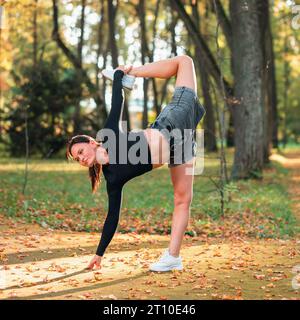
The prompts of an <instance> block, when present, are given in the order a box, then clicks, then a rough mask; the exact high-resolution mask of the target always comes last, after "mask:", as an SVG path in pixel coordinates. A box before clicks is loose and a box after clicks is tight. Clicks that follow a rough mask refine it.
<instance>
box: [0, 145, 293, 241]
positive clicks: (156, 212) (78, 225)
mask: <svg viewBox="0 0 300 320" xmlns="http://www.w3.org/2000/svg"><path fill="white" fill-rule="evenodd" d="M232 160H233V153H232V151H229V152H227V163H228V173H229V174H230V170H231V165H232ZM198 163H201V162H200V161H199V162H198ZM24 168H25V166H24V159H4V158H2V159H1V160H0V174H1V187H0V191H1V193H0V210H1V212H2V214H5V215H7V216H10V217H23V218H25V219H26V220H27V221H29V222H33V221H35V222H38V223H40V224H42V223H46V224H47V225H51V226H52V227H55V228H56V227H57V228H60V227H64V228H67V227H70V226H72V227H73V228H75V229H77V230H86V231H93V230H99V228H100V226H101V223H102V222H103V221H104V218H105V216H106V213H107V209H108V203H107V194H106V182H105V179H104V177H102V180H101V185H100V188H99V191H98V192H97V193H96V195H93V194H92V193H91V186H90V181H89V178H88V170H87V168H83V167H81V166H80V165H78V164H77V163H75V162H72V161H71V162H68V161H66V160H43V161H40V160H31V161H30V164H29V174H28V182H27V186H26V193H25V196H23V195H22V194H21V191H22V187H23V183H24ZM287 172H288V171H287V170H286V169H284V168H282V167H281V166H280V165H277V164H272V166H270V169H269V170H267V171H266V172H265V173H264V179H263V181H259V180H244V181H238V182H231V183H230V184H229V185H227V186H226V189H225V217H226V218H230V219H236V220H237V221H236V222H237V223H238V224H239V223H240V222H239V221H238V220H239V219H240V217H244V214H245V212H246V213H247V214H250V218H251V219H264V217H267V220H268V223H270V224H271V225H272V226H271V227H270V228H269V229H268V228H267V229H268V230H267V231H266V229H265V228H261V229H259V228H260V227H257V229H258V230H259V234H260V236H270V235H271V233H270V230H271V229H272V228H275V229H274V230H275V231H276V232H275V231H274V230H273V231H274V233H276V234H292V232H293V231H292V230H293V225H294V223H295V221H294V219H293V215H292V212H291V205H290V204H291V201H290V199H289V196H288V193H287V191H286V188H285V187H284V186H283V184H282V182H283V181H284V179H286V174H287ZM218 176H219V160H218V156H217V155H216V154H213V153H211V154H206V155H205V169H204V172H203V174H201V175H195V176H194V196H193V202H192V205H191V219H192V220H193V221H198V222H199V221H206V222H207V223H210V222H209V221H214V222H213V223H221V224H222V223H223V222H222V220H221V219H220V218H221V216H220V214H221V212H220V193H219V191H218V190H217V189H216V187H215V185H214V184H213V183H212V181H211V179H214V180H215V181H218V179H219V178H218ZM173 200H174V199H173V186H172V182H171V178H170V173H169V169H168V167H167V165H165V166H163V167H160V168H158V169H156V170H152V171H150V172H148V173H146V174H145V175H143V176H140V177H136V178H134V179H132V180H131V181H129V182H128V183H127V184H126V185H125V187H124V192H123V205H122V210H121V220H122V219H123V220H124V221H126V223H127V225H130V224H131V225H132V221H131V219H135V218H137V219H140V221H141V224H143V221H144V222H145V223H146V224H149V225H150V224H159V223H160V222H162V221H164V220H166V222H165V225H162V226H161V230H165V229H167V230H169V228H170V226H169V223H170V222H171V215H172V212H173ZM243 219H244V218H243ZM123 220H122V221H123ZM66 221H69V222H66ZM126 223H125V224H126ZM255 223H256V222H255ZM257 223H258V224H259V225H261V224H262V223H263V222H259V221H257ZM125 224H124V225H125ZM198 227H199V229H201V228H202V225H201V224H199V223H198ZM125 229H126V228H125ZM212 234H213V232H212Z"/></svg>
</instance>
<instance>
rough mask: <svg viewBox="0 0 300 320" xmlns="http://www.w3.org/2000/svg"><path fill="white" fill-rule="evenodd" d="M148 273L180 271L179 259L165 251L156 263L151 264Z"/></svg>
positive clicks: (180, 262)
mask: <svg viewBox="0 0 300 320" xmlns="http://www.w3.org/2000/svg"><path fill="white" fill-rule="evenodd" d="M149 269H150V271H171V270H182V269H183V266H182V261H181V257H180V256H179V257H177V258H176V257H173V256H171V255H170V253H169V249H166V250H165V252H164V253H163V254H162V256H161V257H160V259H159V261H158V262H155V263H152V264H151V265H150V267H149Z"/></svg>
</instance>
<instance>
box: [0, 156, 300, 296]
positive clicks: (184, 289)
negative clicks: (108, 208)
mask: <svg viewBox="0 0 300 320" xmlns="http://www.w3.org/2000/svg"><path fill="white" fill-rule="evenodd" d="M274 160H276V161H281V163H283V164H284V166H286V167H289V168H291V169H292V170H293V171H292V178H291V181H290V184H289V191H290V192H291V195H292V196H293V199H294V200H295V201H294V212H295V215H296V216H297V219H298V222H299V223H300V207H299V203H300V201H299V200H300V184H299V182H300V155H296V157H295V156H289V158H286V157H285V158H283V157H280V156H276V157H275V158H274ZM0 231H1V232H0V262H1V264H2V267H1V268H0V299H61V300H65V299H112V300H113V299H149V300H150V299H162V300H165V299H183V300H184V299H299V298H300V293H299V290H298V289H296V287H295V275H296V274H295V273H293V272H294V271H295V268H296V266H298V265H299V266H300V259H299V247H300V246H299V244H300V240H299V237H298V238H295V239H292V240H273V239H272V240H255V239H226V240H224V241H221V240H215V239H212V240H210V239H203V238H200V237H198V238H197V237H196V238H190V237H187V238H186V239H185V240H184V245H183V248H182V252H181V254H182V256H183V263H184V266H185V269H184V271H182V272H178V271H177V272H168V273H153V272H149V271H148V266H149V264H150V263H151V262H152V261H154V260H156V259H157V258H158V257H159V255H160V254H161V252H162V250H163V248H166V247H167V245H168V241H169V237H167V236H152V235H137V234H126V235H122V234H119V233H117V234H116V236H115V238H114V239H113V241H112V243H111V246H110V248H109V252H108V253H107V254H106V255H105V257H104V259H103V265H102V269H101V270H100V271H85V270H84V268H85V267H86V265H87V263H88V262H89V260H90V258H91V257H92V255H93V254H94V250H95V247H96V245H97V243H98V240H99V235H98V234H93V233H76V232H64V231H53V230H50V229H43V228H41V227H39V226H37V225H26V224H23V223H22V222H13V221H12V220H9V219H8V218H4V217H2V216H0ZM293 278H294V288H293V286H292V280H293ZM296 286H297V288H298V287H299V284H297V283H296Z"/></svg>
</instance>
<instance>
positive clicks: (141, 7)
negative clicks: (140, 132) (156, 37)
mask: <svg viewBox="0 0 300 320" xmlns="http://www.w3.org/2000/svg"><path fill="white" fill-rule="evenodd" d="M136 10H137V15H138V17H139V20H140V37H141V49H142V50H141V58H142V64H143V65H144V64H145V63H146V59H147V58H148V57H149V49H148V42H147V33H146V21H145V16H146V10H145V0H140V1H139V3H138V5H137V7H136ZM148 84H149V79H147V78H143V90H144V92H143V93H144V104H143V120H142V129H145V128H147V126H148Z"/></svg>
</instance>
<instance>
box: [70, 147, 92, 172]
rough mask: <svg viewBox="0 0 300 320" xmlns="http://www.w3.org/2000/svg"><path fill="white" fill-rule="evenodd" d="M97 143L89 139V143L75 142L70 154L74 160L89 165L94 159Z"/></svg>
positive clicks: (85, 165)
mask: <svg viewBox="0 0 300 320" xmlns="http://www.w3.org/2000/svg"><path fill="white" fill-rule="evenodd" d="M96 150H97V145H96V144H95V143H94V142H93V141H90V142H89V143H86V142H81V143H75V144H74V145H73V146H72V148H71V154H72V156H73V159H74V160H75V161H78V162H79V164H80V165H82V166H84V167H91V166H92V165H93V164H94V163H95V161H96Z"/></svg>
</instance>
